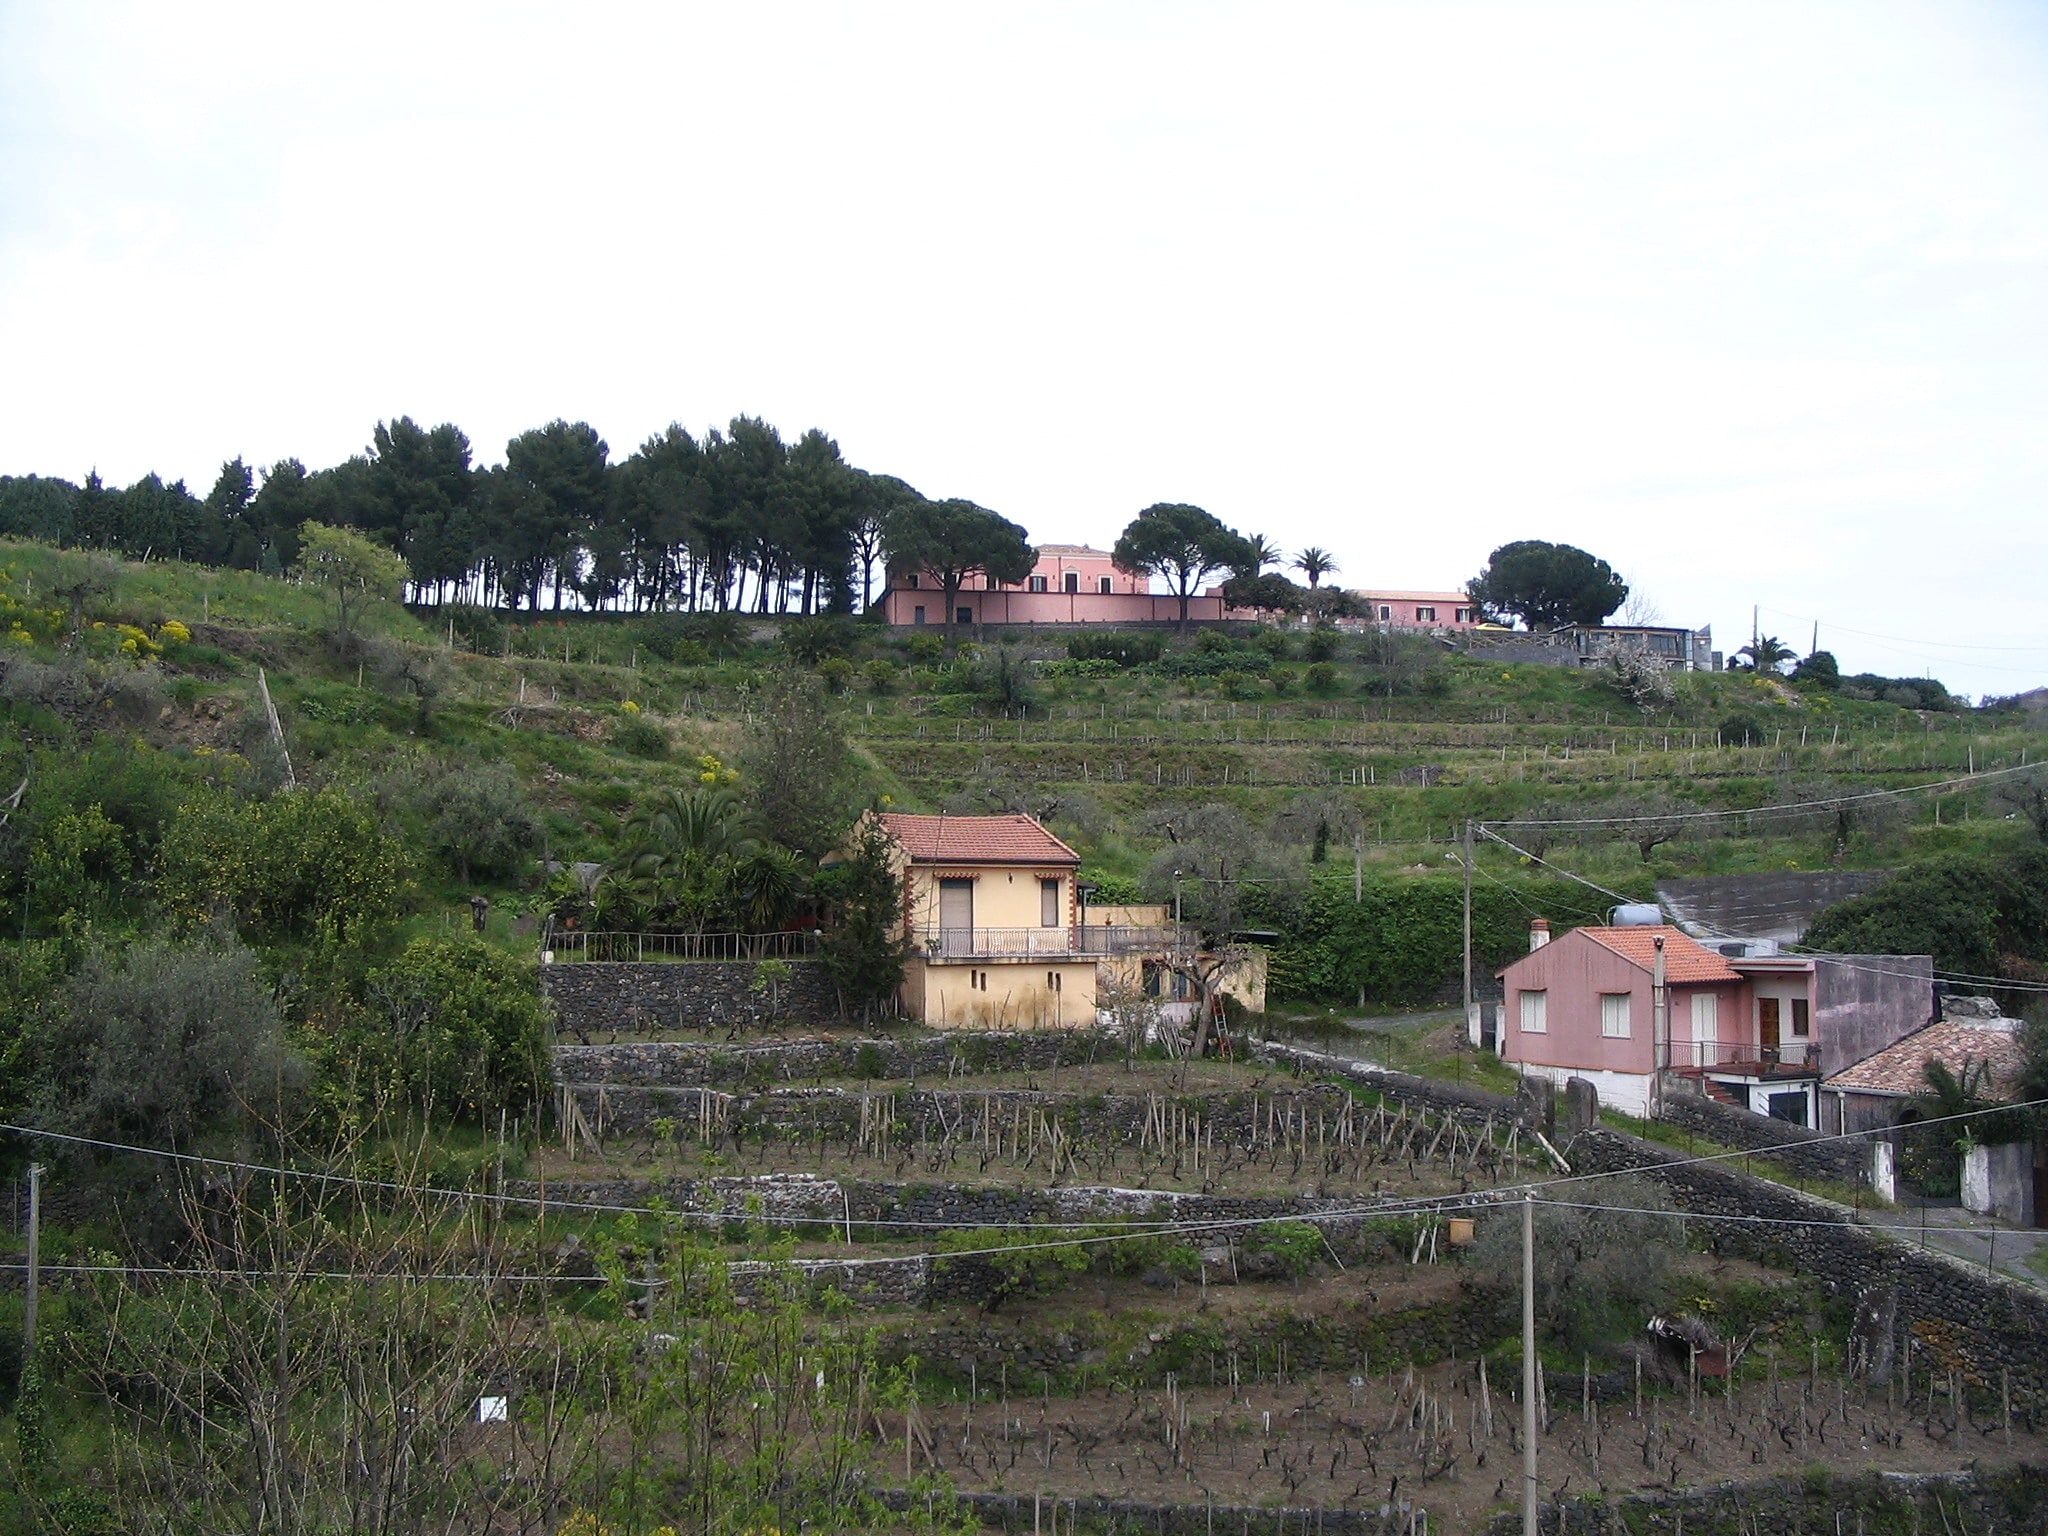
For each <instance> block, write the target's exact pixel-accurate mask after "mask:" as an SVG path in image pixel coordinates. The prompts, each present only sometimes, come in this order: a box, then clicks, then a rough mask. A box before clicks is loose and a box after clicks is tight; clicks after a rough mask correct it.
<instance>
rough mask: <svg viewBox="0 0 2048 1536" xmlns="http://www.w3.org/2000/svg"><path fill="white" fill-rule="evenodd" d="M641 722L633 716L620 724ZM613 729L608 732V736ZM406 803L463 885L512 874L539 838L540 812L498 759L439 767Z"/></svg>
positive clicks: (626, 727)
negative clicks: (475, 879) (424, 824)
mask: <svg viewBox="0 0 2048 1536" xmlns="http://www.w3.org/2000/svg"><path fill="white" fill-rule="evenodd" d="M645 724H647V722H645V721H641V720H634V721H630V722H628V724H627V725H626V726H624V727H621V728H620V730H630V729H631V728H632V727H634V726H639V725H645ZM650 728H652V727H650ZM619 733H620V732H619V731H618V730H615V731H614V732H613V740H614V741H617V739H618V736H619ZM666 749H667V738H666V737H664V738H663V750H666ZM412 805H413V809H414V810H415V812H416V813H418V814H419V815H421V816H424V817H425V818H426V822H427V827H426V836H427V840H428V841H429V842H431V843H432V844H433V847H434V851H435V852H437V853H439V854H440V855H441V856H442V857H444V858H446V859H447V860H448V862H449V863H450V864H451V865H452V866H453V867H454V870H455V873H456V874H457V876H458V877H460V879H461V880H462V883H463V884H464V885H467V884H469V882H470V880H471V878H472V877H474V876H479V875H480V876H482V877H484V878H485V879H495V878H503V877H506V876H510V875H514V874H517V873H518V872H519V870H520V868H521V866H522V865H523V864H524V863H525V860H526V857H527V855H528V854H530V853H531V852H532V851H533V850H534V849H535V848H536V847H538V846H539V844H540V818H539V817H537V816H536V815H535V814H534V811H533V807H532V806H531V805H529V804H528V803H527V799H526V791H525V790H524V789H523V788H522V787H521V786H520V783H519V780H518V779H516V778H514V777H513V775H512V771H511V770H510V769H509V768H507V767H505V765H504V764H503V763H483V764H479V765H478V766H476V767H474V768H460V767H453V766H450V767H447V768H444V769H443V770H442V771H441V772H439V773H438V774H435V775H434V776H433V777H431V778H428V779H427V780H425V781H424V782H423V783H421V784H420V785H419V787H418V788H417V789H416V790H415V792H414V794H413V796H412Z"/></svg>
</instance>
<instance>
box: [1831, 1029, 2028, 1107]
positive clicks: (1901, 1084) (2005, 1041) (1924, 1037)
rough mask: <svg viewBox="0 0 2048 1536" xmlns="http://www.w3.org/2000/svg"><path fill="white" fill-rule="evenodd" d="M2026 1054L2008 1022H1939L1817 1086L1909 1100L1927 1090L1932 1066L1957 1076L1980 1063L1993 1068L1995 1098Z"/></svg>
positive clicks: (2002, 1093)
mask: <svg viewBox="0 0 2048 1536" xmlns="http://www.w3.org/2000/svg"><path fill="white" fill-rule="evenodd" d="M2024 1054H2025V1053H2024V1052H2022V1051H2021V1049H2020V1033H2019V1025H2018V1024H2017V1023H2016V1022H2015V1021H2014V1020H2012V1019H1943V1020H1942V1021H1941V1022H1940V1023H1938V1024H1928V1025H1924V1026H1923V1027H1921V1028H1919V1029H1916V1030H1914V1031H1913V1033H1912V1034H1910V1035H1907V1036H1906V1037H1905V1038H1904V1039H1903V1040H1896V1041H1894V1042H1893V1043H1892V1044H1890V1045H1888V1046H1886V1047H1885V1048H1884V1049H1883V1050H1881V1051H1878V1052H1877V1053H1876V1054H1874V1055H1870V1056H1866V1057H1864V1058H1863V1059H1862V1060H1861V1061H1859V1062H1857V1063H1856V1064H1855V1065H1854V1066H1853V1067H1844V1068H1843V1069H1842V1070H1841V1071H1839V1072H1837V1073H1836V1074H1835V1075H1834V1076H1833V1077H1831V1078H1829V1079H1828V1080H1827V1081H1826V1082H1824V1083H1822V1084H1821V1086H1822V1087H1823V1088H1841V1089H1846V1090H1847V1091H1848V1092H1850V1093H1882V1094H1891V1095H1896V1096H1900V1097H1911V1096H1912V1095H1913V1094H1916V1093H1924V1092H1925V1091H1926V1089H1927V1064H1928V1063H1929V1062H1930V1061H1938V1062H1940V1063H1941V1064H1942V1065H1943V1066H1945V1067H1947V1068H1948V1069H1949V1070H1950V1071H1951V1072H1953V1073H1955V1074H1956V1075H1957V1076H1958V1077H1960V1076H1961V1075H1962V1073H1963V1070H1964V1068H1965V1066H1966V1065H1968V1064H1969V1063H1972V1062H1982V1063H1984V1064H1985V1065H1987V1066H1988V1067H1989V1068H1990V1069H1991V1084H1990V1087H1991V1091H1992V1094H1993V1096H1995V1097H2003V1096H2005V1094H2006V1093H2008V1092H2009V1091H2010V1085H2011V1083H2012V1081H2013V1079H2014V1077H2015V1076H2016V1075H2017V1074H2018V1072H2019V1070H2020V1066H2021V1064H2022V1060H2023V1057H2024Z"/></svg>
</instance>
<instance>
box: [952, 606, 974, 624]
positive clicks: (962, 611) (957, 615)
mask: <svg viewBox="0 0 2048 1536" xmlns="http://www.w3.org/2000/svg"><path fill="white" fill-rule="evenodd" d="M953 622H954V623H955V624H972V623H973V622H974V610H973V609H972V608H967V607H960V608H955V609H954V610H953Z"/></svg>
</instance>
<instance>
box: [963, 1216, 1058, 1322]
mask: <svg viewBox="0 0 2048 1536" xmlns="http://www.w3.org/2000/svg"><path fill="white" fill-rule="evenodd" d="M1071 1235H1072V1234H1070V1233H1067V1232H1064V1231H1062V1230H1061V1229H1059V1228H1056V1227H974V1228H972V1229H970V1230H968V1231H965V1232H948V1233H946V1234H945V1235H944V1236H943V1237H941V1238H940V1239H939V1242H938V1249H937V1251H938V1253H939V1254H940V1255H941V1257H940V1258H939V1260H938V1262H937V1264H936V1265H935V1266H934V1268H935V1270H936V1272H937V1274H938V1275H939V1276H946V1275H949V1274H950V1275H953V1276H961V1275H964V1276H965V1277H966V1278H967V1283H968V1286H969V1287H970V1289H972V1290H975V1291H978V1292H980V1293H981V1294H982V1295H983V1296H985V1297H986V1299H985V1300H984V1301H983V1303H982V1310H983V1311H985V1312H993V1311H994V1310H995V1309H996V1308H997V1307H999V1306H1001V1305H1002V1304H1003V1303H1004V1302H1006V1301H1011V1300H1016V1299H1019V1298H1021V1299H1025V1300H1029V1299H1030V1298H1032V1297H1038V1296H1051V1295H1054V1294H1056V1293H1057V1292H1059V1291H1061V1290H1063V1289H1064V1288H1065V1287H1066V1285H1067V1283H1068V1282H1069V1281H1070V1280H1072V1279H1073V1277H1074V1276H1075V1275H1077V1274H1079V1273H1081V1271H1083V1270H1084V1269H1086V1268H1087V1267H1088V1250H1087V1249H1085V1248H1083V1247H1082V1246H1081V1245H1080V1244H1079V1243H1076V1242H1062V1241H1059V1239H1061V1238H1066V1237H1071ZM950 1254H972V1255H974V1256H973V1257H971V1258H949V1257H946V1255H950Z"/></svg>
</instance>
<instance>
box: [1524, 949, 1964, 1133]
mask: <svg viewBox="0 0 2048 1536" xmlns="http://www.w3.org/2000/svg"><path fill="white" fill-rule="evenodd" d="M1529 943H1530V949H1529V953H1528V954H1527V955H1524V956H1523V957H1522V958H1521V959H1519V960H1516V961H1515V962H1514V963H1513V964H1511V965H1508V966H1506V967H1505V968H1503V969H1502V971H1501V972H1500V977H1501V982H1502V985H1503V988H1504V999H1503V1003H1502V1009H1501V1019H1500V1027H1499V1032H1498V1044H1499V1051H1500V1055H1501V1057H1502V1059H1503V1060H1506V1061H1508V1062H1511V1063H1512V1064H1513V1065H1514V1066H1515V1067H1516V1068H1517V1069H1518V1070H1520V1071H1522V1072H1523V1073H1525V1074H1527V1075H1531V1076H1537V1077H1546V1078H1549V1079H1550V1080H1551V1081H1553V1082H1556V1083H1559V1084H1562V1083H1563V1082H1564V1081H1565V1080H1566V1079H1567V1078H1572V1077H1583V1078H1585V1079H1587V1080H1588V1081H1589V1082H1591V1083H1592V1084H1593V1085H1594V1087H1596V1088H1597V1089H1599V1091H1600V1100H1601V1102H1602V1103H1603V1104H1610V1105H1612V1106H1614V1107H1615V1108H1616V1109H1620V1110H1623V1111H1626V1112H1627V1113H1629V1114H1632V1115H1647V1114H1649V1113H1650V1112H1651V1110H1652V1108H1653V1107H1654V1104H1655V1102H1656V1099H1657V1094H1658V1091H1659V1089H1658V1086H1657V1078H1658V1074H1659V1072H1664V1073H1667V1074H1673V1075H1675V1076H1676V1077H1679V1078H1690V1079H1692V1080H1693V1081H1692V1085H1691V1090H1690V1091H1692V1092H1695V1093H1699V1092H1704V1093H1705V1094H1707V1095H1708V1096H1709V1097H1712V1098H1715V1099H1719V1100H1720V1101H1722V1102H1723V1103H1728V1104H1733V1105H1735V1106H1737V1107H1739V1108H1742V1109H1748V1110H1752V1111H1754V1112H1755V1113H1758V1114H1766V1115H1771V1116H1773V1117H1775V1118H1778V1119H1781V1120H1789V1121H1792V1122H1794V1123H1796V1124H1799V1125H1807V1126H1816V1125H1818V1124H1819V1123H1820V1118H1821V1109H1822V1105H1821V1103H1820V1099H1819V1084H1820V1079H1821V1078H1822V1077H1823V1076H1824V1075H1826V1074H1828V1073H1831V1072H1836V1071H1839V1070H1841V1068H1842V1067H1844V1066H1846V1065H1848V1064H1849V1063H1850V1062H1853V1061H1857V1060H1860V1059H1861V1058H1862V1057H1864V1056H1866V1055H1868V1054H1870V1053H1871V1052H1872V1051H1876V1050H1881V1049H1882V1048H1883V1047H1885V1046H1886V1045H1889V1044H1890V1043H1891V1042H1892V1041H1894V1040H1897V1039H1898V1038H1899V1037H1900V1036H1902V1035H1904V1034H1906V1033H1907V1032H1909V1031H1911V1030H1914V1029H1917V1028H1919V1027H1920V1026H1921V1025H1922V1024H1923V1023H1924V1022H1925V1021H1926V1020H1927V1018H1928V1016H1929V1014H1930V1012H1931V1010H1932V1006H1933V995H1934V986H1933V971H1932V964H1933V962H1932V961H1930V960H1929V959H1928V958H1927V957H1926V956H1925V955H1911V956H1908V955H1884V956H1870V955H1786V954H1781V953H1779V952H1778V948H1777V946H1776V945H1775V944H1772V943H1769V942H1768V941H1756V940H1731V941H1728V942H1726V943H1720V942H1716V944H1715V945H1714V946H1713V947H1712V948H1710V947H1708V946H1707V945H1705V944H1702V943H1700V942H1699V941H1698V940H1696V939H1694V938H1692V937H1690V936H1689V935H1687V934H1686V933H1685V932H1683V931H1682V930H1681V929H1678V928H1673V927H1670V926H1668V925H1666V924H1645V925H1642V926H1632V927H1615V928H1574V929H1573V930H1572V931H1571V932H1569V933H1567V934H1565V935H1564V936H1563V937H1562V938H1560V939H1558V940H1557V941H1556V942H1555V943H1551V942H1549V925H1548V924H1547V923H1544V922H1542V921H1541V920H1540V919H1539V920H1538V921H1537V922H1536V923H1535V924H1533V925H1531V930H1530V935H1529Z"/></svg>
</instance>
